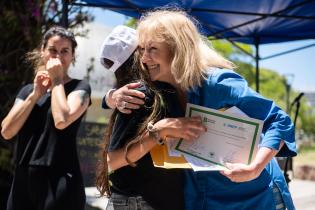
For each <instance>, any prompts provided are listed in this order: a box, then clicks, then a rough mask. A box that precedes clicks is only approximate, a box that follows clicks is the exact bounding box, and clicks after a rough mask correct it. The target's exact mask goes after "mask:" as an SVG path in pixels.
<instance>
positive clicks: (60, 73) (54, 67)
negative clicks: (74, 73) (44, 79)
mask: <svg viewBox="0 0 315 210" xmlns="http://www.w3.org/2000/svg"><path fill="white" fill-rule="evenodd" d="M46 70H47V72H48V74H49V77H50V78H51V82H52V84H53V85H54V84H55V83H60V82H61V83H63V79H64V78H65V73H66V72H65V71H64V69H63V67H62V63H61V61H60V59H59V58H49V60H48V61H47V63H46Z"/></svg>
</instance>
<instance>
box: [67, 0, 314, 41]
mask: <svg viewBox="0 0 315 210" xmlns="http://www.w3.org/2000/svg"><path fill="white" fill-rule="evenodd" d="M170 2H171V3H170ZM75 3H76V2H75ZM75 3H73V4H75ZM81 3H82V4H81V5H87V6H97V7H103V8H105V9H110V10H113V11H116V12H119V13H121V14H124V15H127V16H131V17H135V18H139V17H140V15H141V13H143V12H145V11H148V10H152V9H154V8H157V7H165V6H168V7H172V6H177V7H179V8H181V9H183V10H185V11H187V12H188V13H189V14H190V15H191V16H193V17H194V18H196V19H197V20H198V21H199V23H200V24H201V28H200V31H201V32H202V33H203V34H204V35H206V36H214V37H216V38H225V39H229V40H231V41H237V42H243V43H247V44H266V43H279V42H286V41H293V40H302V39H315V0H177V1H166V0H150V1H143V0H81Z"/></svg>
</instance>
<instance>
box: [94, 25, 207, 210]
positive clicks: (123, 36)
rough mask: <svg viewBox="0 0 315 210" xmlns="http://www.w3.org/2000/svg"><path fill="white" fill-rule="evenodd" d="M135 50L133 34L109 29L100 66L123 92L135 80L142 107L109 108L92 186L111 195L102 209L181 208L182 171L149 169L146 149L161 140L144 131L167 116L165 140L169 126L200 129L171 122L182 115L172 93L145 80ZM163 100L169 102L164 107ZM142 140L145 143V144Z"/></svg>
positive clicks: (196, 122) (190, 122)
mask: <svg viewBox="0 0 315 210" xmlns="http://www.w3.org/2000/svg"><path fill="white" fill-rule="evenodd" d="M136 48H137V36H136V33H135V30H134V29H132V28H129V27H126V26H117V27H116V28H114V29H113V31H112V32H111V33H110V34H109V35H108V36H107V37H106V38H105V40H104V42H103V45H102V49H101V58H100V59H101V63H102V64H103V66H104V67H105V69H107V70H110V71H112V72H114V73H115V76H116V79H117V88H121V87H124V88H126V89H125V91H128V90H127V86H126V84H128V83H130V82H137V81H140V83H133V85H134V86H136V87H137V88H136V90H138V91H139V92H140V93H142V94H143V95H145V96H146V97H145V98H144V104H143V105H139V104H138V105H137V104H133V103H129V107H132V106H134V107H136V106H139V109H137V110H136V111H134V112H133V113H132V114H124V113H122V112H121V111H123V110H125V106H124V107H122V108H117V109H115V110H114V112H113V114H112V116H111V118H110V121H109V124H108V126H107V128H106V133H105V137H104V150H103V155H102V158H103V160H102V162H101V164H100V168H99V169H98V173H97V181H96V183H97V188H98V190H99V191H100V193H101V195H102V196H103V195H107V196H109V197H110V198H109V202H108V206H107V208H106V209H107V210H112V209H131V210H152V209H156V210H183V209H184V195H183V187H184V185H183V174H182V173H183V171H182V170H180V169H164V168H157V167H154V165H153V162H152V159H151V156H150V153H149V151H150V150H151V149H152V148H153V147H154V146H156V145H157V144H161V143H163V141H162V140H161V139H160V138H159V137H158V136H157V135H156V134H157V133H156V132H154V131H152V130H151V131H150V132H148V130H147V127H148V126H147V125H148V124H150V122H151V121H153V122H156V121H159V120H160V119H162V118H165V117H168V118H166V119H163V120H164V121H165V120H167V122H168V123H167V124H166V127H169V129H168V130H167V131H165V132H167V133H168V135H169V136H171V135H172V133H174V132H176V129H172V127H174V125H175V124H177V123H181V124H184V125H186V127H187V131H191V132H194V131H193V128H195V127H196V126H199V127H201V129H204V127H203V126H202V125H201V120H200V119H199V118H181V119H175V118H176V117H179V116H182V115H183V110H181V109H178V107H177V105H178V103H179V100H178V97H177V94H176V91H175V89H174V88H173V87H172V86H170V85H169V84H167V83H163V82H154V83H152V82H151V81H150V79H149V75H148V73H147V72H146V71H143V70H142V69H141V68H140V60H139V53H138V51H137V50H136ZM129 87H130V86H129ZM136 90H132V91H135V92H137V91H136ZM139 101H141V100H139ZM163 101H168V106H165V105H164V104H165V103H164V102H163ZM118 109H119V110H118ZM170 117H172V118H170ZM142 138H146V139H147V141H146V143H145V144H144V143H142V142H141V141H140V140H141V139H142ZM109 183H110V184H109Z"/></svg>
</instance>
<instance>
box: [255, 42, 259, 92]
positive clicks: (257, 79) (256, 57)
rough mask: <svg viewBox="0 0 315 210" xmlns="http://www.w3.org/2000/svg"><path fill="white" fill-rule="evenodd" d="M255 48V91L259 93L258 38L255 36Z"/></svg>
mask: <svg viewBox="0 0 315 210" xmlns="http://www.w3.org/2000/svg"><path fill="white" fill-rule="evenodd" d="M255 48H256V55H255V62H256V91H257V93H259V38H258V37H256V38H255Z"/></svg>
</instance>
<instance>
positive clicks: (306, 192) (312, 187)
mask: <svg viewBox="0 0 315 210" xmlns="http://www.w3.org/2000/svg"><path fill="white" fill-rule="evenodd" d="M289 189H290V192H291V194H292V198H293V202H294V204H295V207H296V210H315V181H307V180H299V179H293V180H292V181H291V182H290V183H289ZM85 193H86V197H87V203H88V205H89V206H90V207H95V208H94V209H100V210H105V207H106V205H107V202H108V199H107V198H104V197H102V198H100V197H99V194H98V191H97V190H96V188H95V187H87V188H85Z"/></svg>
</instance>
